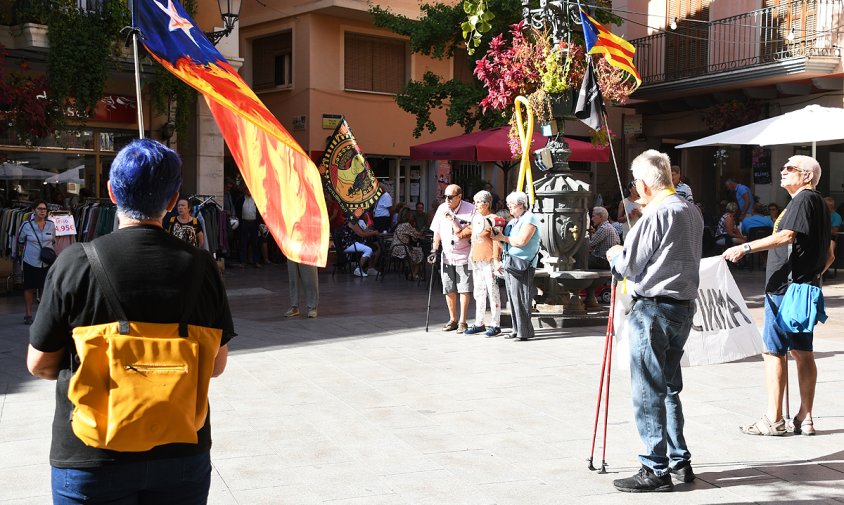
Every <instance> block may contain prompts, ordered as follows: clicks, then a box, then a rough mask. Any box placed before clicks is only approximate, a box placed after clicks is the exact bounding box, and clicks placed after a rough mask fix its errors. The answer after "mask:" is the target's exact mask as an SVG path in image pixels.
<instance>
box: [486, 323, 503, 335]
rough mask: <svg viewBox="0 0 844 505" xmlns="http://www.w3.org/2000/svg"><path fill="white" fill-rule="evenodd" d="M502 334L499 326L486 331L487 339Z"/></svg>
mask: <svg viewBox="0 0 844 505" xmlns="http://www.w3.org/2000/svg"><path fill="white" fill-rule="evenodd" d="M500 334H501V328H499V327H498V326H490V327H489V328H487V329H486V336H487V337H495V336H498V335H500Z"/></svg>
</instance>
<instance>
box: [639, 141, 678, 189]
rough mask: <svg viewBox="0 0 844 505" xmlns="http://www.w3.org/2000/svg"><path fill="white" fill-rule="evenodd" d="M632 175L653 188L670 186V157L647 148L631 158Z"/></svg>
mask: <svg viewBox="0 0 844 505" xmlns="http://www.w3.org/2000/svg"><path fill="white" fill-rule="evenodd" d="M630 170H631V171H632V172H633V177H634V178H635V179H639V180H641V181H642V182H644V183H645V184H646V185H647V186H648V187H649V188H651V189H653V190H657V191H658V190H661V189H666V188H670V187H671V186H672V185H673V183H672V182H671V158H669V157H668V155H667V154H665V153H661V152H659V151H657V150H656V149H648V150H647V151H645V152H643V153H642V154H640V155H639V156H636V158H635V159H634V160H633V163H631V164H630Z"/></svg>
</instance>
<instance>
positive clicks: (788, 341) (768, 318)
mask: <svg viewBox="0 0 844 505" xmlns="http://www.w3.org/2000/svg"><path fill="white" fill-rule="evenodd" d="M784 296H785V295H772V294H771V293H765V326H764V328H762V343H763V344H764V345H765V352H766V353H768V354H775V355H777V356H783V355H785V353H787V352H788V351H791V350H797V351H809V352H811V351H812V350H813V349H812V337H813V334H812V333H790V332H787V331H785V330H783V329H782V328H780V327H779V326H777V312H779V308H780V304H781V303H782V299H783V298H784Z"/></svg>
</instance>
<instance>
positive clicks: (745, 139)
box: [677, 105, 844, 156]
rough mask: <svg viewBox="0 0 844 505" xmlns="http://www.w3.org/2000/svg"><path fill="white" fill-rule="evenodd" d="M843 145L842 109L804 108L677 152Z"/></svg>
mask: <svg viewBox="0 0 844 505" xmlns="http://www.w3.org/2000/svg"><path fill="white" fill-rule="evenodd" d="M838 142H844V109H842V108H838V107H821V106H820V105H807V106H806V107H803V108H802V109H800V110H796V111H793V112H786V113H785V114H782V115H780V116H776V117H772V118H768V119H763V120H762V121H757V122H755V123H750V124H748V125H744V126H739V127H738V128H733V129H732V130H727V131H724V132H721V133H716V134H715V135H710V136H708V137H704V138H702V139H699V140H695V141H692V142H687V143H685V144H680V145H679V146H677V149H686V148H689V147H700V146H716V145H754V146H772V145H787V144H796V145H807V144H811V145H812V156H815V154H816V153H815V150H816V146H817V144H830V143H838Z"/></svg>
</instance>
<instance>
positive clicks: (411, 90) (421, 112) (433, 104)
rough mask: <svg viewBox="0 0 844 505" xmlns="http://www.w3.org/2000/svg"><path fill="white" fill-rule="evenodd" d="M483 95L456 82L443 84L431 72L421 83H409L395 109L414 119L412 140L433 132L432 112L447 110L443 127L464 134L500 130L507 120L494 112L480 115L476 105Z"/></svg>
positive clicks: (479, 90) (426, 73)
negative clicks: (456, 126)
mask: <svg viewBox="0 0 844 505" xmlns="http://www.w3.org/2000/svg"><path fill="white" fill-rule="evenodd" d="M484 95H485V92H484V89H483V88H482V87H480V86H469V85H466V84H463V83H461V82H459V81H455V80H450V81H443V80H442V79H441V78H440V76H438V75H436V74H434V73H433V72H430V71H428V72H425V75H423V76H422V80H421V81H410V82H409V83H408V84H407V87H406V88H405V90H404V91H403V92H401V93H399V94H398V96H396V103H397V104H398V106H399V107H400V108H401V109H402V110H404V111H407V112H410V113H411V114H414V115H415V116H416V128H414V129H413V136H414V137H419V136H420V135H421V134H422V132H423V131H424V130H428V131H429V132H432V133H433V132H434V131H436V130H437V126H436V124H434V121H433V120H432V119H431V111H432V110H435V109H442V108H443V107H444V106H445V105H446V103H448V109H446V125H448V126H452V125H454V124H459V125H460V126H462V127H463V130H464V131H466V133H469V132H471V131H472V130H473V129H474V128H475V126H476V125H479V126H480V127H481V128H490V127H492V126H500V125H502V124H505V123H506V119H505V118H504V117H503V116H502V114H500V113H498V112H497V111H490V112H488V113H486V114H485V113H483V112H482V111H481V109H480V108H479V107H478V102H479V101H480V100H481V98H483V96H484Z"/></svg>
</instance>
